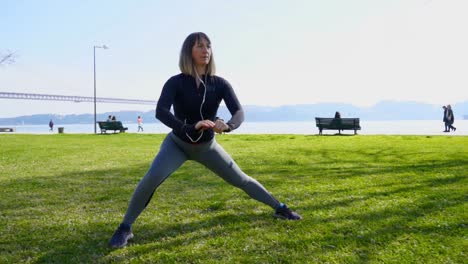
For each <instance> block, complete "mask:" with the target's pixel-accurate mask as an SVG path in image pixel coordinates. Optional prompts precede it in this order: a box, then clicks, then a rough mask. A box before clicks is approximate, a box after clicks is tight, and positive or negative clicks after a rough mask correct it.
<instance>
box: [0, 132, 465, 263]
mask: <svg viewBox="0 0 468 264" xmlns="http://www.w3.org/2000/svg"><path fill="white" fill-rule="evenodd" d="M163 139H164V135H149V134H118V135H107V136H105V135H99V136H96V135H68V134H61V135H0V188H1V197H0V219H1V221H2V224H1V225H0V252H1V253H0V263H17V262H30V263H42V262H47V263H50V262H53V263H107V262H132V263H135V262H136V263H138V262H159V263H161V262H163V263H463V262H464V263H466V262H465V261H466V259H467V249H468V243H467V237H468V232H467V225H468V223H467V219H468V212H467V209H468V206H467V200H468V199H467V194H468V181H467V178H468V177H467V176H468V175H467V174H468V137H448V136H301V135H221V136H218V137H217V140H218V142H219V143H220V144H221V145H222V146H223V147H224V148H225V149H226V150H227V151H228V152H229V153H231V155H232V156H233V158H234V159H235V160H236V161H237V163H238V164H239V165H240V167H241V168H242V169H243V170H244V171H245V172H246V173H247V174H249V175H250V176H252V177H254V178H255V179H257V180H258V181H259V182H261V183H262V184H263V185H264V186H265V187H266V188H267V189H268V190H269V191H270V192H272V193H273V194H274V195H275V196H276V197H277V198H278V199H279V200H281V201H283V202H285V203H286V204H288V205H289V206H290V207H291V208H293V209H294V210H296V211H297V212H298V213H300V214H301V215H302V216H303V217H304V219H303V220H302V221H283V220H279V219H275V218H273V217H272V213H273V211H272V210H271V208H269V207H268V206H266V205H263V204H261V203H259V202H256V201H254V200H252V199H250V198H249V197H248V196H247V195H246V194H245V193H243V192H242V191H241V190H239V189H236V188H234V187H232V186H230V185H228V184H226V183H224V182H223V181H222V180H221V179H220V178H219V177H217V176H216V175H214V174H213V173H211V172H210V171H208V170H207V169H205V168H204V167H203V166H202V165H200V164H197V163H195V162H192V161H188V162H187V163H185V164H184V165H183V166H182V167H181V168H180V169H179V170H178V171H176V172H175V173H174V174H173V175H172V176H171V177H170V178H168V179H167V180H166V181H165V182H164V183H163V184H162V185H161V186H160V187H159V189H158V190H157V192H156V193H155V195H154V197H153V199H152V201H151V203H150V204H149V205H148V208H147V209H146V210H145V211H144V212H143V213H142V215H141V216H140V217H139V218H138V220H137V222H136V223H135V225H134V227H133V231H134V233H135V238H134V240H133V241H132V243H130V244H129V246H127V247H125V248H122V249H118V250H111V249H109V248H108V246H107V245H108V241H109V239H110V237H111V236H112V233H113V232H114V230H115V228H116V227H117V226H118V224H119V223H120V221H121V220H122V217H123V215H124V213H125V210H126V207H127V204H128V201H129V199H130V197H131V195H132V192H133V190H134V188H135V186H136V184H137V183H138V181H139V180H140V179H141V178H142V177H143V175H144V174H145V172H146V170H147V169H148V167H149V165H150V163H151V162H152V160H153V158H154V155H155V154H156V153H157V151H158V149H159V145H160V143H161V142H162V140H163Z"/></svg>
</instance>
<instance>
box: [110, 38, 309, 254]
mask: <svg viewBox="0 0 468 264" xmlns="http://www.w3.org/2000/svg"><path fill="white" fill-rule="evenodd" d="M179 67H180V70H181V72H182V73H180V74H178V75H176V76H173V77H171V78H170V79H169V80H168V81H167V82H166V83H165V84H164V86H163V89H162V92H161V96H160V97H159V100H158V103H157V106H156V118H158V119H159V120H160V121H161V122H162V123H164V124H165V125H166V126H168V127H170V128H172V132H170V133H169V134H168V135H167V136H166V138H165V139H164V141H163V142H162V144H161V147H160V150H159V153H158V154H157V155H156V157H155V159H154V161H153V163H152V164H151V166H150V168H149V170H148V172H147V173H146V175H145V176H144V177H143V179H142V180H141V181H140V182H139V183H138V185H137V187H136V189H135V191H134V193H133V196H132V198H131V200H130V203H129V205H128V208H127V212H126V214H125V216H124V218H123V221H122V222H121V224H120V225H119V227H118V228H117V230H116V231H115V233H114V235H113V236H112V238H111V240H110V243H109V245H110V247H112V248H119V247H123V246H125V245H126V244H127V241H128V240H129V239H131V238H132V237H133V233H132V229H131V227H132V225H133V223H134V222H135V221H136V219H137V217H138V216H139V215H140V214H141V212H143V210H144V209H145V208H146V206H147V205H148V203H149V202H150V200H151V197H152V196H153V194H154V192H155V190H156V188H157V187H158V186H159V185H160V184H161V183H163V182H164V181H165V180H166V179H167V178H168V177H169V176H170V175H171V174H172V173H173V172H174V171H175V170H176V169H178V168H179V167H180V166H182V164H183V163H185V161H187V160H194V161H196V162H198V163H201V164H203V165H204V166H205V167H207V168H208V169H210V170H211V171H213V172H214V173H215V174H217V175H218V176H219V177H221V178H222V179H223V180H225V181H226V182H228V183H229V184H231V185H233V186H235V187H238V188H240V189H242V190H243V191H244V192H246V193H247V194H248V195H249V196H250V197H251V198H253V199H255V200H257V201H259V202H262V203H264V204H266V205H268V206H270V207H271V208H273V209H274V216H275V217H278V218H282V219H288V220H299V219H301V216H300V215H299V214H297V213H295V212H294V211H292V210H291V209H289V208H288V207H287V206H286V205H285V204H283V203H281V202H279V201H278V200H277V199H276V198H274V197H273V195H272V194H270V193H269V192H268V191H267V190H266V189H265V187H263V185H261V184H260V183H259V182H258V181H256V180H255V179H253V178H252V177H250V176H248V175H247V174H245V173H244V172H243V171H242V170H241V169H240V168H239V166H238V165H237V164H236V162H235V161H234V160H233V159H232V158H231V156H230V155H229V154H228V153H227V152H226V151H225V150H224V149H223V148H222V147H221V146H220V145H219V144H218V143H217V142H216V139H215V137H214V136H215V133H228V132H231V131H233V130H235V129H236V128H238V127H239V126H240V125H241V123H242V122H243V121H244V111H243V110H242V106H241V104H240V103H239V100H238V99H237V96H236V94H235V93H234V90H233V89H232V86H231V85H230V84H229V83H228V82H227V81H226V80H225V79H223V78H221V77H219V76H216V75H214V74H215V63H214V59H213V54H212V49H211V41H210V39H209V38H208V36H207V35H206V34H205V33H202V32H197V33H192V34H190V35H189V36H188V37H187V38H186V39H185V41H184V43H183V44H182V49H181V52H180V58H179ZM222 100H224V103H225V104H226V106H227V108H228V110H229V112H230V113H231V115H232V117H231V119H230V120H229V121H227V122H226V123H225V122H224V121H223V120H222V119H217V120H215V117H216V113H217V111H218V108H219V105H220V103H221V101H222ZM171 107H173V110H174V112H173V113H172V112H171ZM181 195H182V194H181Z"/></svg>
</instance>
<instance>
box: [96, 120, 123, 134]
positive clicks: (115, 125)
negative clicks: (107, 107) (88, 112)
mask: <svg viewBox="0 0 468 264" xmlns="http://www.w3.org/2000/svg"><path fill="white" fill-rule="evenodd" d="M97 123H98V124H99V129H101V134H103V133H107V131H108V130H113V131H114V133H117V131H118V132H120V133H125V130H127V129H128V127H124V126H123V125H122V122H120V121H111V122H108V121H98V122H97Z"/></svg>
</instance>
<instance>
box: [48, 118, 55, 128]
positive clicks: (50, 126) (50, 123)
mask: <svg viewBox="0 0 468 264" xmlns="http://www.w3.org/2000/svg"><path fill="white" fill-rule="evenodd" d="M49 131H54V121H52V119H51V120H50V121H49Z"/></svg>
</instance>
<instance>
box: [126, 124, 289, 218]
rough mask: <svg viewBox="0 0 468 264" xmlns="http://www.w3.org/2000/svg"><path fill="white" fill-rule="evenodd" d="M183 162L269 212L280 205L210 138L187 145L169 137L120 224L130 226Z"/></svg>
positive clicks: (176, 138)
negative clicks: (193, 163)
mask: <svg viewBox="0 0 468 264" xmlns="http://www.w3.org/2000/svg"><path fill="white" fill-rule="evenodd" d="M187 160H194V161H197V162H199V163H201V164H203V165H204V166H205V167H207V168H208V169H210V170H211V171H213V172H214V173H216V174H217V175H218V176H220V177H221V178H223V179H224V180H225V181H226V182H228V183H230V184H232V185H233V186H235V187H238V188H240V189H242V190H244V191H245V192H246V193H247V194H248V195H249V196H250V197H252V198H254V199H255V200H257V201H260V202H262V203H264V204H266V205H269V206H270V207H272V208H273V209H275V208H277V207H278V206H279V205H280V203H279V202H278V201H277V200H276V199H275V198H274V197H273V196H272V195H271V194H270V193H269V192H268V191H267V190H266V189H265V187H263V186H262V185H261V184H260V183H259V182H257V181H256V180H255V179H253V178H251V177H249V176H248V175H246V174H245V173H244V172H242V170H241V169H240V168H239V166H237V164H236V163H235V162H234V160H233V159H232V158H231V156H229V154H228V153H227V152H226V151H225V150H224V149H223V148H222V147H221V146H220V145H219V144H218V143H217V142H216V140H215V139H214V138H213V139H212V140H211V141H209V142H205V143H200V144H190V143H186V142H184V141H182V140H181V139H179V138H178V137H177V136H176V135H174V134H173V133H169V134H168V135H167V136H166V138H165V139H164V141H163V143H162V144H161V148H160V150H159V153H158V154H157V155H156V158H155V159H154V161H153V163H152V164H151V167H150V168H149V170H148V172H147V173H146V175H145V177H143V179H142V180H141V181H140V183H139V184H138V186H137V187H136V189H135V192H134V193H133V197H132V199H131V201H130V204H129V206H128V209H127V213H126V214H125V217H124V220H123V223H124V224H128V225H132V224H133V223H134V222H135V220H136V219H137V217H138V216H139V215H140V213H141V212H142V211H143V210H144V209H145V207H146V206H147V205H148V203H149V201H150V200H151V197H152V196H153V193H154V191H155V190H156V188H157V187H158V186H159V185H160V184H161V183H163V182H164V180H166V179H167V177H169V176H170V175H171V174H172V173H173V172H174V171H175V170H177V169H178V168H179V167H180V166H182V164H183V163H184V162H185V161H187Z"/></svg>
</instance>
